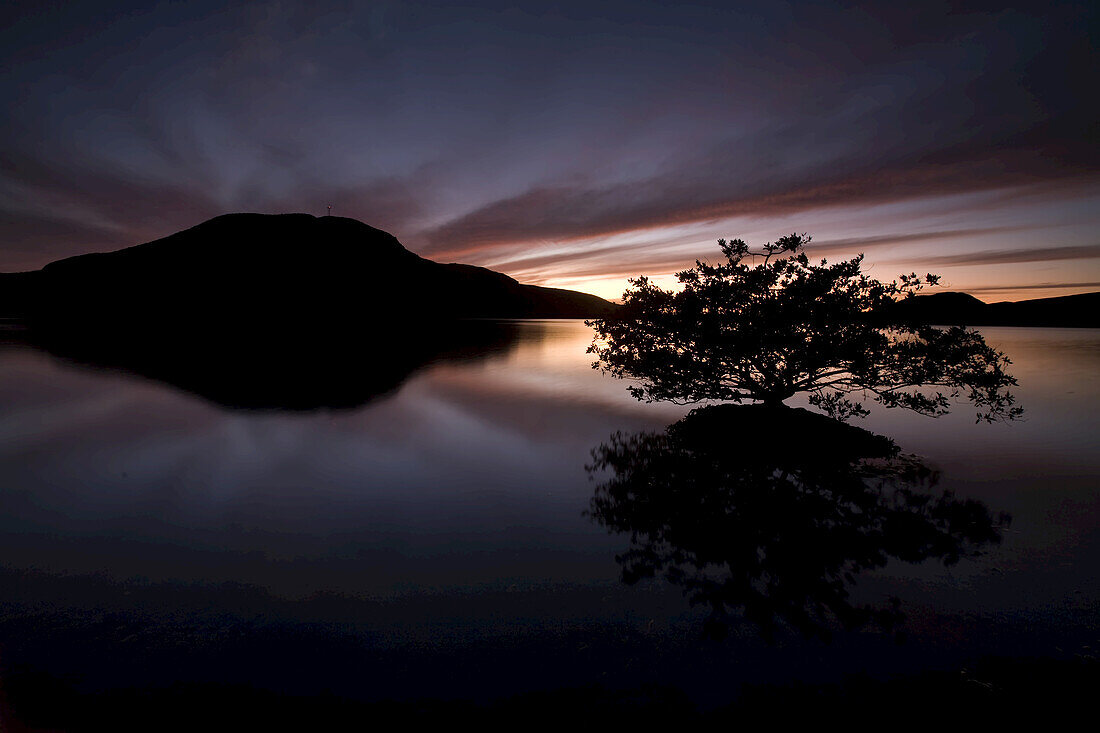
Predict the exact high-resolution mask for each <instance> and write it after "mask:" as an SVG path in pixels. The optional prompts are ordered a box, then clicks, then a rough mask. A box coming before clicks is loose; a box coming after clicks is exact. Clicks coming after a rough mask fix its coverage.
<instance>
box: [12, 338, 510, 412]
mask: <svg viewBox="0 0 1100 733" xmlns="http://www.w3.org/2000/svg"><path fill="white" fill-rule="evenodd" d="M12 333H13V334H14V333H15V332H12ZM520 336H521V334H520V328H519V325H518V324H517V323H510V322H507V321H448V322H439V323H428V322H419V323H411V322H410V323H398V324H392V325H380V326H378V327H376V328H374V329H372V330H370V331H366V332H362V331H354V332H353V331H344V330H335V331H334V330H333V329H331V328H329V329H326V328H325V327H323V326H318V327H314V328H309V329H298V328H287V329H285V330H277V329H269V330H267V331H263V332H246V331H241V332H229V331H218V332H210V331H203V332H200V331H197V330H196V331H194V332H188V331H183V330H178V329H177V330H173V331H172V332H171V333H170V334H168V335H163V334H153V333H134V332H133V331H130V330H126V331H122V332H111V331H106V330H105V331H99V332H85V331H81V332H70V331H61V330H52V331H46V330H39V331H24V332H21V333H20V334H19V336H18V338H10V337H9V338H8V339H7V341H8V342H11V341H13V340H14V341H17V342H18V343H20V344H26V345H31V346H34V347H36V348H40V349H42V350H44V351H46V352H48V353H50V354H51V355H53V356H54V357H56V358H59V359H61V360H63V361H65V362H67V363H70V364H74V365H77V366H82V367H87V368H93V369H104V370H110V371H119V372H123V373H128V374H133V375H137V376H140V377H144V378H147V379H152V380H156V381H159V382H164V383H167V384H169V385H171V386H173V387H175V388H177V389H181V390H184V391H186V392H190V393H192V394H195V395H198V396H200V397H203V398H205V399H207V400H210V401H211V402H214V403H217V404H219V405H221V406H223V407H229V408H239V409H270V410H313V409H322V408H352V407H357V406H360V405H363V404H365V403H367V402H369V401H371V400H373V399H376V398H378V397H380V396H383V395H386V394H391V393H392V392H394V391H395V390H396V389H398V388H399V387H400V386H401V385H402V384H403V383H404V382H405V381H406V380H407V379H408V378H409V377H411V376H412V375H413V374H415V373H416V372H417V371H419V370H420V369H422V368H423V367H425V366H428V365H430V364H434V363H438V362H443V361H470V360H478V359H483V358H487V357H490V356H493V355H495V354H500V353H502V352H505V351H508V350H511V349H513V348H514V347H515V346H516V345H517V343H518V342H519V338H520Z"/></svg>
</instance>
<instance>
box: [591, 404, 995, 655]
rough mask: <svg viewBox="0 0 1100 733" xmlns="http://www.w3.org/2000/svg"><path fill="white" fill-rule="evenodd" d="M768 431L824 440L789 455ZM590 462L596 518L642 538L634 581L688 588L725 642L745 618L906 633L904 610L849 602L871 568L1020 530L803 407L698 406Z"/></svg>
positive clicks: (628, 555) (824, 630)
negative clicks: (735, 619)
mask: <svg viewBox="0 0 1100 733" xmlns="http://www.w3.org/2000/svg"><path fill="white" fill-rule="evenodd" d="M761 436H764V437H763V438H762V437H761ZM767 436H788V437H789V438H790V439H791V440H798V439H799V438H804V437H807V436H812V437H813V439H812V440H805V441H802V442H801V444H800V447H799V448H798V449H794V450H792V449H791V447H790V441H787V440H768V439H767ZM592 457H593V461H592V463H591V464H590V465H589V466H588V470H589V473H590V475H592V476H593V477H600V478H601V479H603V481H602V483H600V484H599V486H598V487H597V488H596V491H595V494H594V496H593V498H592V502H591V506H590V510H589V514H590V515H591V516H592V517H594V518H595V519H596V520H597V521H598V522H599V523H600V524H602V525H604V526H605V527H607V528H608V529H609V530H610V531H612V532H619V533H625V534H628V535H629V536H630V538H631V545H630V549H629V550H627V551H626V552H625V553H623V554H621V555H619V556H617V558H616V559H617V560H618V561H619V563H620V565H621V566H622V576H623V580H624V581H625V582H627V583H634V582H637V581H638V580H640V579H642V578H647V577H655V576H657V577H664V578H665V579H667V580H669V581H670V582H672V583H674V584H676V585H678V586H680V587H681V588H682V589H683V592H684V595H685V596H686V597H687V598H688V599H689V601H690V602H691V603H692V604H699V605H705V606H709V607H710V609H711V614H710V617H709V619H708V621H707V622H706V629H707V631H708V632H709V633H710V634H711V635H714V636H723V635H724V634H725V633H726V630H727V628H728V625H729V621H730V619H731V617H732V616H733V614H734V613H735V612H740V613H742V614H743V615H744V618H745V619H746V620H748V621H749V622H751V623H753V624H755V625H756V626H757V627H758V628H759V629H760V630H761V631H762V632H763V633H764V634H765V636H766V637H770V636H771V634H773V633H774V632H775V631H777V630H778V629H779V628H781V627H783V626H786V627H791V628H794V629H796V630H798V631H801V632H802V633H804V634H805V635H807V636H817V637H822V638H828V637H829V635H830V634H831V632H832V631H833V630H834V629H835V628H836V627H842V628H847V629H858V628H864V627H867V626H874V627H877V628H879V629H882V630H887V631H897V630H898V623H899V622H900V621H901V619H902V613H901V609H900V607H899V605H898V603H897V602H896V601H890V602H886V603H882V604H856V603H853V602H852V601H851V600H850V597H849V589H850V588H851V586H852V585H853V584H854V583H855V582H856V579H857V576H858V575H859V573H860V572H861V571H865V570H870V569H874V568H880V567H882V566H884V565H886V564H887V563H888V562H889V561H891V560H901V561H904V562H909V563H919V562H923V561H926V560H930V559H938V560H940V561H941V562H943V563H944V564H945V565H951V564H954V563H956V562H958V561H959V560H960V559H961V558H963V557H966V556H973V555H976V554H979V553H980V551H981V550H982V548H983V547H985V546H987V545H989V544H995V543H997V542H999V541H1000V537H1001V527H1002V526H1003V525H1004V524H1006V523H1007V522H1008V521H1009V518H1008V516H1007V515H1004V514H1002V515H999V516H994V515H993V513H992V512H990V510H989V509H988V508H987V507H986V506H985V505H984V504H982V503H980V502H977V501H974V500H964V499H959V498H956V497H955V496H954V495H953V494H952V493H951V492H940V493H938V494H936V493H933V492H930V491H928V488H929V487H930V486H932V485H934V484H935V483H936V480H937V476H936V474H935V473H934V472H933V471H931V470H930V469H928V468H927V467H926V466H925V465H923V464H922V463H921V462H920V461H919V460H917V459H916V458H915V457H913V456H907V455H903V454H901V453H900V451H899V450H898V448H897V446H896V445H895V444H894V443H893V441H891V440H889V439H888V438H885V437H883V436H880V435H875V434H873V433H870V432H868V431H866V430H862V429H860V428H856V427H853V426H851V425H846V424H844V423H841V422H837V421H836V420H833V419H830V418H828V417H825V416H824V415H818V414H814V413H812V412H808V411H806V410H801V409H775V408H769V407H766V406H763V405H716V406H711V407H706V408H701V409H697V410H693V411H692V412H691V414H689V415H688V416H687V417H685V418H684V419H683V420H681V421H679V422H677V423H675V424H673V425H671V426H670V427H669V428H668V429H667V430H666V431H665V432H663V433H638V434H634V435H623V434H621V433H620V434H616V435H614V436H612V438H611V440H610V441H609V442H607V443H604V444H602V445H600V446H598V447H597V448H596V449H594V450H593V451H592Z"/></svg>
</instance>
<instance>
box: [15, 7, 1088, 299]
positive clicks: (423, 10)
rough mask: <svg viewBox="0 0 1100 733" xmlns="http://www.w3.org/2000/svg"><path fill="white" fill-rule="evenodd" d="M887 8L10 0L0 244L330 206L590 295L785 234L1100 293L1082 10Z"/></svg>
mask: <svg viewBox="0 0 1100 733" xmlns="http://www.w3.org/2000/svg"><path fill="white" fill-rule="evenodd" d="M228 5H235V6H236V7H232V8H231V9H226V6H228ZM896 5H898V4H896V3H881V4H879V5H871V4H848V3H824V2H823V3H782V2H761V3H728V2H723V3H706V2H695V3H691V4H686V5H678V4H674V3H668V2H661V3H650V2H643V1H637V0H634V1H631V2H616V3H601V2H594V1H591V0H590V1H589V2H577V3H556V2H537V3H535V2H533V3H519V2H500V3H493V2H461V3H457V2H441V3H438V4H435V5H432V4H427V3H413V2H407V3H405V2H392V3H390V2H371V3H367V2H360V3H351V2H346V3H341V2H332V3H328V2H323V1H319V2H312V3H308V4H307V3H292V2H249V3H237V4H228V3H209V2H204V1H201V0H189V1H188V2H161V3H152V2H149V3H110V2H106V1H99V2H48V1H46V0H38V1H37V2H9V3H5V4H4V7H3V9H2V10H0V28H2V30H0V54H2V58H3V63H2V70H0V94H2V96H3V101H4V110H5V115H4V134H3V136H2V138H0V270H5V271H14V270H24V269H32V268H37V267H40V266H42V265H43V264H45V263H46V262H49V261H51V260H54V259H57V258H59V257H63V256H67V255H72V254H78V253H83V252H91V251H99V250H108V249H117V248H119V247H123V246H128V245H131V244H137V243H139V242H144V241H148V240H151V239H155V238H158V237H161V236H165V235H168V234H171V233H172V232H175V231H177V230H179V229H183V228H186V227H189V226H193V225H194V224H197V223H199V222H201V221H203V220H205V219H208V218H210V217H213V216H216V215H218V214H223V213H227V212H234V211H259V212H270V213H278V212H289V211H306V212H311V213H315V214H322V213H324V211H325V206H326V204H330V203H331V204H333V206H334V207H335V208H334V213H336V214H339V215H342V216H350V217H354V218H357V219H361V220H362V221H365V222H367V223H368V224H371V225H373V226H376V227H379V228H382V229H385V230H387V231H390V232H392V233H394V234H395V235H397V237H398V238H399V239H400V240H401V241H402V242H403V243H404V244H405V245H406V246H407V247H408V248H409V249H411V250H413V251H415V252H417V253H419V254H421V255H424V256H426V257H430V258H432V259H437V260H442V261H459V262H469V263H472V264H478V265H484V266H487V267H491V268H493V269H497V270H500V271H503V272H506V273H508V274H510V275H512V276H513V277H515V278H517V279H519V280H520V281H522V282H529V283H535V284H542V285H552V286H559V287H569V288H575V289H578V290H584V291H588V292H593V293H596V294H598V295H602V296H605V297H612V298H614V297H617V296H618V295H620V294H621V292H622V290H623V288H624V287H625V284H626V282H625V281H626V278H627V277H628V276H631V275H637V274H649V275H653V276H659V277H661V276H663V277H664V278H665V279H664V281H669V279H668V276H669V275H670V273H672V272H675V271H676V270H678V269H683V268H685V267H688V266H690V265H691V264H692V263H693V262H694V260H695V259H696V258H712V259H713V258H714V256H715V255H717V254H718V249H717V247H716V245H715V240H716V239H717V238H719V237H727V238H730V237H742V238H744V239H746V240H747V241H749V243H750V244H753V245H760V244H763V243H764V242H766V241H768V240H772V239H775V238H776V237H778V236H781V235H783V234H786V233H790V232H793V231H798V232H808V233H810V234H811V235H812V236H813V244H812V246H811V249H810V254H811V255H814V254H818V255H820V256H826V257H829V258H836V257H841V256H845V255H849V254H855V253H857V252H865V253H866V255H867V261H868V263H869V264H870V271H871V273H872V274H873V275H874V276H876V277H879V278H880V279H891V278H892V277H893V276H895V275H896V274H898V273H899V272H903V271H909V270H914V269H915V270H918V271H922V272H923V271H926V270H931V271H933V272H939V273H941V274H942V275H943V276H944V284H945V285H946V287H947V288H948V289H951V290H963V291H966V292H970V293H973V294H974V295H976V296H978V297H980V298H982V299H983V300H987V301H995V300H1017V299H1021V298H1032V297H1046V296H1053V295H1068V294H1072V293H1079V292H1088V291H1094V290H1100V235H1098V232H1100V149H1098V140H1100V129H1098V124H1097V120H1098V117H1100V115H1098V102H1097V96H1098V95H1097V89H1098V88H1100V78H1098V74H1097V61H1096V58H1097V54H1096V52H1095V50H1094V48H1093V43H1094V39H1095V38H1097V37H1098V36H1097V27H1098V23H1097V17H1098V15H1100V13H1098V11H1097V7H1100V6H1098V4H1096V3H1084V2H1082V3H1067V4H1059V3H1034V4H1013V3H955V2H944V3H934V2H921V3H914V4H913V5H912V7H910V8H908V9H904V8H899V7H896Z"/></svg>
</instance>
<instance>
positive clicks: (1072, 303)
mask: <svg viewBox="0 0 1100 733" xmlns="http://www.w3.org/2000/svg"><path fill="white" fill-rule="evenodd" d="M897 309H898V311H899V312H900V313H902V314H903V315H904V317H905V318H908V319H912V320H915V321H918V322H921V323H931V324H938V325H945V326H1061V327H1076V328H1100V293H1084V294H1082V295H1065V296H1062V297H1059V298H1038V299H1035V300H1021V301H1017V302H1015V303H1009V302H1003V303H983V302H982V301H980V300H978V299H977V298H975V297H974V296H972V295H967V294H966V293H950V292H948V293H936V294H935V295H921V296H917V297H915V298H910V299H908V300H903V301H901V302H899V303H898V304H897Z"/></svg>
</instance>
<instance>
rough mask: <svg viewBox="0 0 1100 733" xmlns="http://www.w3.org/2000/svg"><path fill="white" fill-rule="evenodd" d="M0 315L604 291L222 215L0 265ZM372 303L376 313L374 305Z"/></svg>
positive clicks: (545, 313)
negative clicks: (144, 236) (112, 245)
mask: <svg viewBox="0 0 1100 733" xmlns="http://www.w3.org/2000/svg"><path fill="white" fill-rule="evenodd" d="M0 286H5V287H3V290H5V291H7V293H6V294H4V295H0V313H2V314H3V315H9V316H12V315H16V316H26V317H28V318H30V319H31V320H34V321H38V322H49V323H51V324H53V325H59V324H64V323H71V322H74V321H82V322H87V321H88V320H89V319H90V318H92V317H94V318H96V319H99V320H101V321H102V319H108V320H109V321H111V322H114V323H123V322H125V323H129V322H134V321H139V320H150V318H152V319H154V320H160V321H164V320H165V319H168V320H170V321H172V322H173V323H174V325H180V323H182V322H184V321H187V320H189V319H191V320H195V319H199V320H201V319H205V320H206V321H207V323H205V326H207V327H211V326H214V325H216V324H215V323H214V320H215V319H217V318H221V319H228V320H234V319H238V320H239V319H241V318H242V317H243V318H244V320H247V321H250V322H251V325H253V326H255V325H256V323H257V322H258V321H259V320H262V312H263V311H265V310H266V311H267V312H268V313H269V314H270V316H272V317H279V318H287V317H291V316H294V315H299V316H301V315H307V316H309V317H317V316H321V317H322V318H323V320H329V319H336V320H346V319H350V320H355V319H361V318H366V317H369V315H371V310H372V309H380V308H381V309H385V313H386V314H387V315H391V316H410V317H413V316H415V317H435V318H439V317H444V318H471V317H473V318H588V317H598V316H601V315H604V314H606V313H609V312H611V311H612V310H614V308H615V306H614V305H613V304H611V303H609V302H608V301H606V300H603V299H602V298H599V297H597V296H595V295H590V294H588V293H579V292H576V291H571V290H562V289H558V288H544V287H541V286H537V285H526V284H523V283H520V282H518V281H517V280H515V279H514V278H512V277H510V276H508V275H505V274H504V273H499V272H496V271H493V270H489V269H487V268H483V267H477V266H475V265H464V264H458V263H440V262H435V261H433V260H429V259H426V258H423V257H420V256H419V255H417V254H415V253H413V252H411V251H409V250H407V249H406V248H405V247H404V246H403V245H402V244H401V243H400V241H399V240H398V239H397V238H396V237H395V236H393V235H392V234H390V233H388V232H385V231H382V230H381V229H376V228H374V227H371V226H369V225H367V224H364V223H363V222H360V221H358V220H355V219H349V218H344V217H333V216H323V217H315V216H313V215H311V214H248V213H242V214H224V215H222V216H218V217H214V218H213V219H209V220H207V221H205V222H202V223H200V224H198V225H196V226H194V227H191V228H189V229H184V230H182V231H179V232H176V233H174V234H171V235H168V236H167V237H162V238H161V239H157V240H153V241H151V242H145V243H142V244H138V245H134V246H132V247H126V248H123V249H119V250H115V251H112V252H95V253H89V254H82V255H76V256H73V257H67V258H64V259H61V260H56V261H54V262H51V263H49V264H47V265H45V266H44V267H43V268H41V269H40V270H36V271H31V272H24V273H5V274H3V275H2V276H0ZM377 313H378V311H377V310H376V311H375V314H377Z"/></svg>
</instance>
